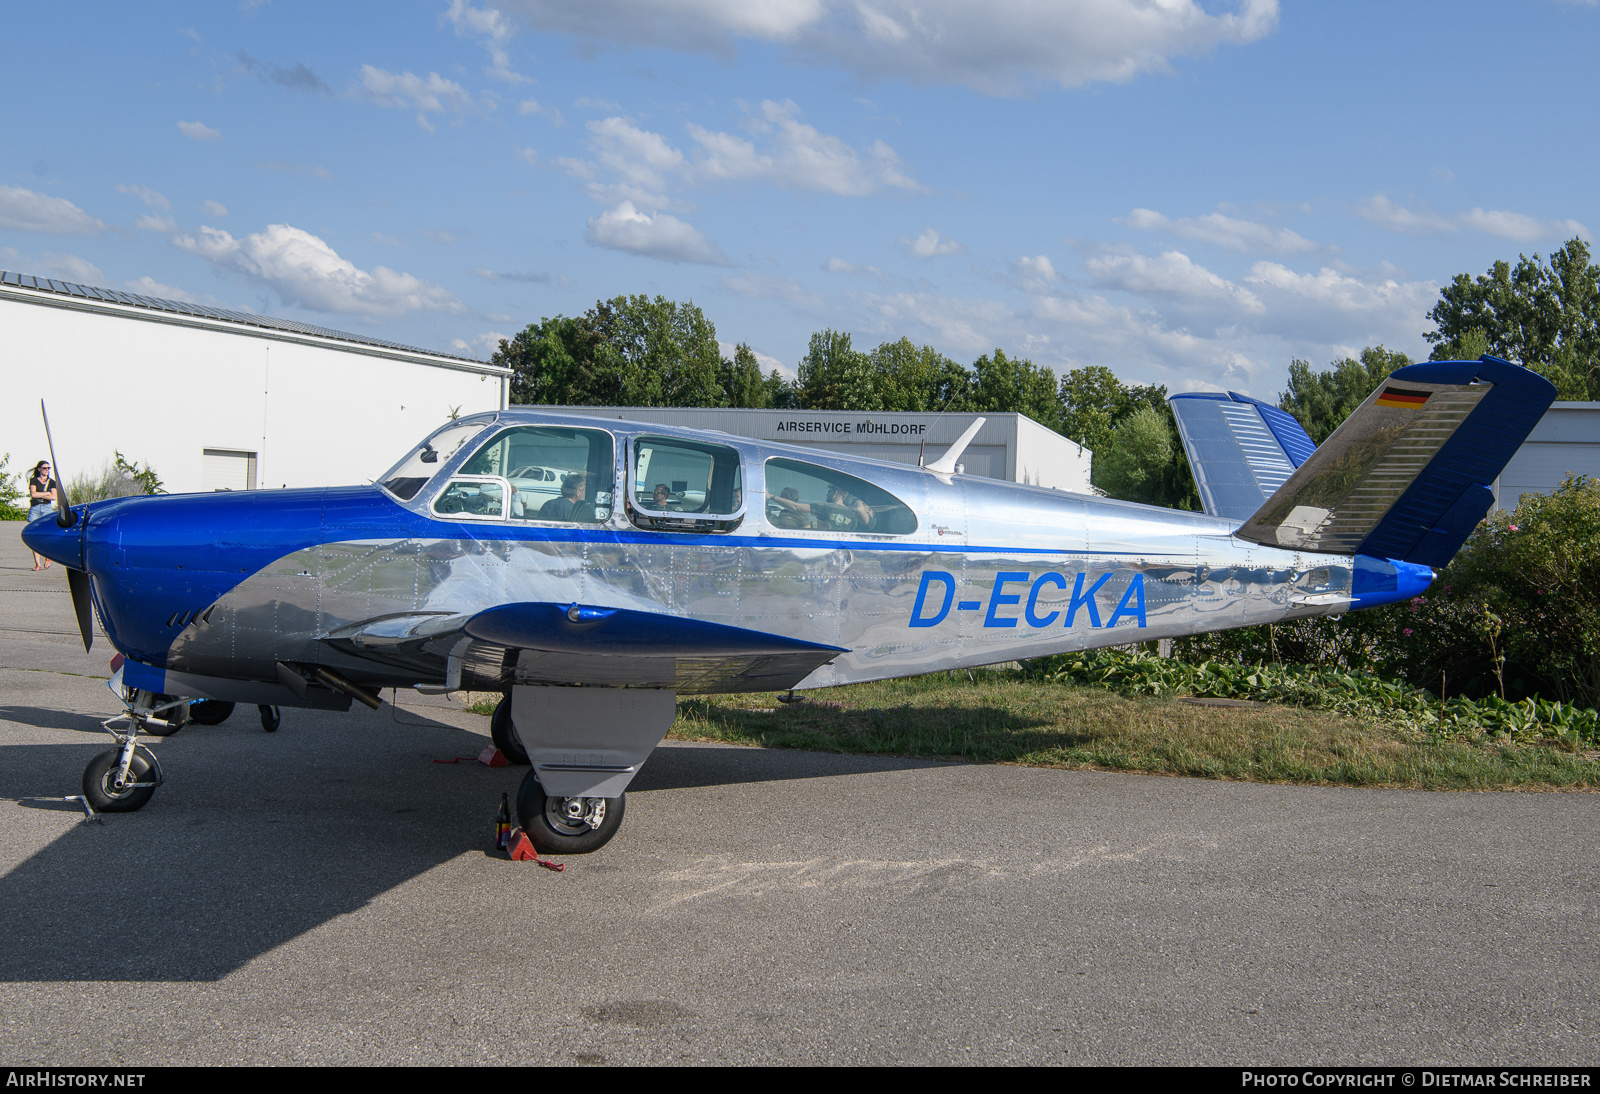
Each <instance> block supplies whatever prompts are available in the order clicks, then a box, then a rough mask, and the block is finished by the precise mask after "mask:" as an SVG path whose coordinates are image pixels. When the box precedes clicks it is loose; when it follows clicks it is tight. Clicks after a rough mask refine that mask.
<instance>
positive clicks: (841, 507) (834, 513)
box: [767, 483, 874, 532]
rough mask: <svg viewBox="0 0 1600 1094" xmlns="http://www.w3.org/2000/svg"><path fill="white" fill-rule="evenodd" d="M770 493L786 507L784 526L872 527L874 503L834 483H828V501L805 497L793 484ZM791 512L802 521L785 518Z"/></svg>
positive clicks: (781, 522)
mask: <svg viewBox="0 0 1600 1094" xmlns="http://www.w3.org/2000/svg"><path fill="white" fill-rule="evenodd" d="M767 497H769V498H770V499H772V501H773V502H775V503H776V504H777V505H778V507H779V508H781V509H783V510H784V512H783V513H782V514H779V519H778V521H777V523H778V525H779V526H780V527H785V528H823V529H829V530H832V531H836V532H865V531H867V530H868V529H870V528H871V527H872V520H873V516H874V514H873V512H872V507H871V506H869V505H868V504H867V503H866V502H864V501H862V500H861V499H860V498H858V497H856V496H855V495H853V494H850V493H847V492H846V491H845V490H844V488H843V487H841V486H837V485H835V484H834V483H829V484H828V500H827V501H801V500H800V495H799V493H798V492H797V491H796V490H795V488H794V487H792V486H786V487H784V488H783V492H782V493H779V494H768V495H767ZM790 514H793V515H794V516H796V517H797V518H799V523H794V524H788V523H785V522H784V520H783V518H784V517H785V516H788V515H790Z"/></svg>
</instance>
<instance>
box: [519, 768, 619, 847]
mask: <svg viewBox="0 0 1600 1094" xmlns="http://www.w3.org/2000/svg"><path fill="white" fill-rule="evenodd" d="M627 805H628V795H627V794H626V793H623V794H618V795H617V796H616V797H614V798H561V797H557V796H555V795H553V794H546V793H545V792H544V787H543V786H541V785H540V784H539V779H538V776H537V775H536V774H535V773H534V772H532V771H530V772H528V773H527V774H526V775H524V776H523V777H522V788H521V789H520V790H518V791H517V823H518V824H520V825H522V830H523V831H524V832H526V833H527V834H528V839H530V840H532V841H533V845H534V846H535V847H536V848H538V849H539V850H540V851H543V852H544V853H545V854H547V855H586V854H588V853H589V852H590V851H598V850H600V848H602V847H604V846H605V845H606V844H607V843H609V842H610V840H611V837H612V836H614V835H616V834H617V829H618V828H621V827H622V814H623V812H624V810H625V809H626V808H627Z"/></svg>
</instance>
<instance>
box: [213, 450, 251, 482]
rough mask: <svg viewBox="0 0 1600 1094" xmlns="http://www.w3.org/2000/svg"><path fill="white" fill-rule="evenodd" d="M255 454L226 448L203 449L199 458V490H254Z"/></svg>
mask: <svg viewBox="0 0 1600 1094" xmlns="http://www.w3.org/2000/svg"><path fill="white" fill-rule="evenodd" d="M255 488H256V454H255V453H254V452H236V451H234V450H232V449H227V448H207V449H204V450H203V452H202V455H201V457H200V489H201V490H254V489H255Z"/></svg>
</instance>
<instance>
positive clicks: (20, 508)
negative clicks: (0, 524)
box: [0, 452, 28, 520]
mask: <svg viewBox="0 0 1600 1094" xmlns="http://www.w3.org/2000/svg"><path fill="white" fill-rule="evenodd" d="M10 463H11V453H9V452H7V453H5V454H4V455H0V520H25V519H27V516H28V506H27V505H26V504H24V501H23V499H24V498H25V497H26V495H24V493H23V491H22V486H21V482H20V476H21V474H22V473H21V472H20V471H19V472H16V473H13V472H10V471H7V470H6V467H7V465H8V464H10Z"/></svg>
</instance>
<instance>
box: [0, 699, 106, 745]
mask: <svg viewBox="0 0 1600 1094" xmlns="http://www.w3.org/2000/svg"><path fill="white" fill-rule="evenodd" d="M113 713H115V711H107V712H106V713H105V714H77V713H74V712H73V711H70V710H51V709H48V708H45V707H23V706H8V705H7V706H0V722H16V723H18V724H20V725H26V726H35V727H37V728H39V729H69V730H72V731H74V732H77V733H94V734H98V735H99V736H101V737H103V738H105V742H106V747H107V748H109V747H110V746H111V735H110V734H109V733H107V732H106V730H105V726H103V725H101V723H102V722H103V721H105V719H107V718H109V717H111V715H112V714H113Z"/></svg>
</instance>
